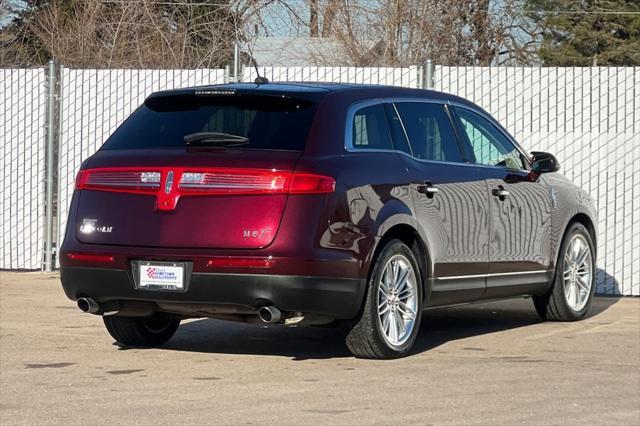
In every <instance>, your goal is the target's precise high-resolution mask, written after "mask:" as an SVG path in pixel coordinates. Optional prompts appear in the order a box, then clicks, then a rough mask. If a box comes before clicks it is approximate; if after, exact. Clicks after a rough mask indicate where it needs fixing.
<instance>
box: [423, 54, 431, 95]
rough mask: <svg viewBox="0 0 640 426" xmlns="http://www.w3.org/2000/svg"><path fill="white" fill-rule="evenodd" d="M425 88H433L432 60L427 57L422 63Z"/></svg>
mask: <svg viewBox="0 0 640 426" xmlns="http://www.w3.org/2000/svg"><path fill="white" fill-rule="evenodd" d="M423 86H424V88H425V89H433V61H432V60H431V59H427V60H426V62H425V65H424V81H423Z"/></svg>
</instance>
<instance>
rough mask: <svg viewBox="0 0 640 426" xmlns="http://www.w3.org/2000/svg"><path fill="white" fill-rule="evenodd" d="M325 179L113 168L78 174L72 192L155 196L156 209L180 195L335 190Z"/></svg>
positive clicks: (275, 172)
mask: <svg viewBox="0 0 640 426" xmlns="http://www.w3.org/2000/svg"><path fill="white" fill-rule="evenodd" d="M335 184H336V182H335V180H334V179H333V178H332V177H329V176H321V175H316V174H313V173H300V172H291V171H282V170H274V169H272V170H266V169H248V168H242V169H240V168H180V167H142V168H135V167H113V168H97V169H85V170H80V172H78V176H77V177H76V189H91V190H98V191H110V192H127V193H142V194H156V195H157V198H158V208H159V209H160V210H173V209H175V206H176V204H177V202H178V199H179V198H180V197H182V196H193V195H275V194H323V193H330V192H334V191H335Z"/></svg>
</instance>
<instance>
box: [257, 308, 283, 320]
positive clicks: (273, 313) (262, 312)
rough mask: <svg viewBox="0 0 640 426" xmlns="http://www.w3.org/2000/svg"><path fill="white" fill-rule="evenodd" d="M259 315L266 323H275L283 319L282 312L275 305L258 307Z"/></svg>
mask: <svg viewBox="0 0 640 426" xmlns="http://www.w3.org/2000/svg"><path fill="white" fill-rule="evenodd" d="M258 317H259V318H260V321H262V322H263V323H265V324H273V323H276V322H279V321H280V320H281V319H282V312H280V309H278V308H276V307H275V306H263V307H262V308H260V309H258Z"/></svg>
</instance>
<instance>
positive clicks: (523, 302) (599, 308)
mask: <svg viewBox="0 0 640 426" xmlns="http://www.w3.org/2000/svg"><path fill="white" fill-rule="evenodd" d="M617 301H618V298H613V297H598V298H596V299H594V302H593V304H592V306H591V309H590V311H589V317H592V316H595V315H598V314H599V313H601V312H603V311H604V310H606V309H608V308H609V307H610V306H611V305H613V304H615V303H616V302H617ZM540 322H542V321H541V320H540V318H539V317H538V315H537V314H536V312H535V310H534V309H533V303H532V302H531V300H530V299H513V300H505V301H500V302H490V303H478V304H472V305H464V306H458V307H451V308H438V309H432V310H427V311H425V312H424V314H423V319H422V324H421V327H420V331H419V333H418V337H417V340H416V343H415V345H414V349H413V351H412V353H413V354H417V353H421V352H425V351H429V350H431V349H434V348H436V347H438V346H441V345H443V344H445V343H447V342H450V341H454V340H458V339H463V338H466V337H472V336H481V335H485V334H490V333H497V332H501V331H505V330H510V329H514V328H520V327H528V326H532V325H534V324H538V323H540ZM162 348H163V349H166V350H173V351H186V352H199V353H210V354H237V355H268V356H282V357H288V358H291V359H292V360H295V361H302V360H308V359H331V358H345V357H351V356H352V355H351V354H350V352H349V351H348V349H347V348H346V346H345V344H344V334H343V332H341V329H339V328H329V327H325V328H321V327H300V328H295V327H284V326H269V327H266V326H261V325H252V324H244V323H234V322H226V321H218V320H212V319H200V320H191V321H187V322H185V323H183V324H182V325H181V326H180V328H179V329H178V332H177V333H176V335H175V336H174V337H173V338H172V339H171V340H170V341H169V342H168V343H166V344H165V345H163V346H162ZM122 349H127V348H126V347H123V348H122Z"/></svg>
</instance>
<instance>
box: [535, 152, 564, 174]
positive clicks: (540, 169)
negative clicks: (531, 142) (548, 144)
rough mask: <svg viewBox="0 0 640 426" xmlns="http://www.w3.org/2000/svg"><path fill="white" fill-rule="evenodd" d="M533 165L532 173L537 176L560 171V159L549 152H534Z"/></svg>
mask: <svg viewBox="0 0 640 426" xmlns="http://www.w3.org/2000/svg"><path fill="white" fill-rule="evenodd" d="M531 155H532V156H533V163H532V165H531V171H532V172H534V173H536V174H539V175H540V174H542V173H553V172H557V171H558V170H560V163H558V159H557V158H556V157H554V156H553V154H549V153H548V152H540V151H532V152H531Z"/></svg>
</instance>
